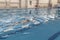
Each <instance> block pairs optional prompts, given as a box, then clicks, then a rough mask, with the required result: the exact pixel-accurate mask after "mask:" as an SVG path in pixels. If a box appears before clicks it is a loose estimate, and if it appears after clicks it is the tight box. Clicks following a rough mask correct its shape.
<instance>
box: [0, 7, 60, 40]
mask: <svg viewBox="0 0 60 40" xmlns="http://www.w3.org/2000/svg"><path fill="white" fill-rule="evenodd" d="M59 17H60V10H59V9H56V8H55V9H47V8H40V9H12V10H11V9H4V10H3V9H2V10H0V38H1V39H5V38H7V37H8V36H9V35H11V34H15V33H16V32H21V31H24V30H26V29H28V28H31V27H32V26H36V24H40V23H44V22H48V21H49V20H55V19H56V18H59ZM18 30H19V31H18Z"/></svg>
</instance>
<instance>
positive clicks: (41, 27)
mask: <svg viewBox="0 0 60 40" xmlns="http://www.w3.org/2000/svg"><path fill="white" fill-rule="evenodd" d="M59 10H60V9H57V8H52V9H47V8H40V9H1V10H0V26H2V27H4V29H5V28H6V29H8V28H7V27H8V26H11V25H12V24H14V23H15V22H20V21H21V20H25V19H29V20H30V19H31V18H34V19H35V20H36V21H38V22H40V24H38V25H34V22H36V21H34V22H31V21H30V22H28V23H27V24H30V25H29V26H30V27H31V28H23V29H22V30H14V31H7V32H6V30H5V31H4V32H6V33H3V35H1V34H2V29H1V32H0V35H1V36H2V37H3V38H2V37H1V36H0V40H59V37H57V36H55V35H54V34H56V35H59V32H60V16H59V14H60V13H59V12H60V11H59ZM21 18H22V19H21ZM5 23H7V24H5ZM2 24H3V25H2ZM27 24H25V25H27ZM6 25H8V26H6ZM21 25H22V24H18V25H17V26H16V24H14V25H13V26H12V27H15V28H16V27H17V28H21V27H20V26H21ZM25 25H24V26H25ZM9 28H10V27H9ZM17 28H16V29H17ZM10 30H12V28H11V29H10ZM5 38H6V39H5Z"/></svg>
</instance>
